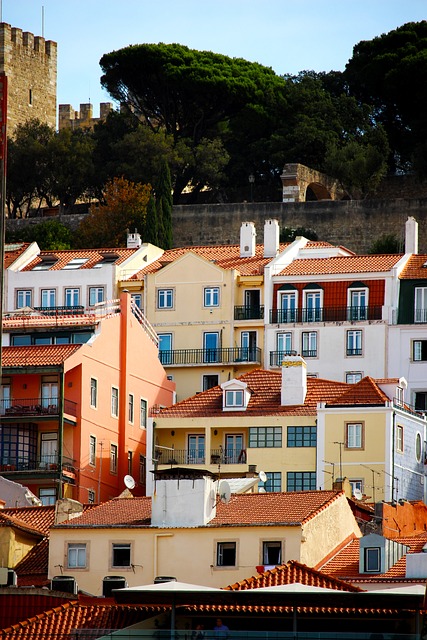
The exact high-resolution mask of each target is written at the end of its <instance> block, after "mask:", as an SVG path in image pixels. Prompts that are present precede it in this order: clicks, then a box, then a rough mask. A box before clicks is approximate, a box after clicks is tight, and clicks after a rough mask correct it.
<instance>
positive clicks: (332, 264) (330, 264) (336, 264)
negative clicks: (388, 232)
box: [279, 254, 402, 276]
mask: <svg viewBox="0 0 427 640" xmlns="http://www.w3.org/2000/svg"><path fill="white" fill-rule="evenodd" d="M401 257H402V256H401V255H394V254H393V255H364V256H336V257H332V258H300V259H296V260H294V261H293V262H291V264H290V265H288V266H287V267H286V269H283V271H282V272H281V273H280V274H279V275H284V276H301V275H328V274H332V273H333V274H338V273H343V274H344V273H370V272H372V271H377V272H378V271H380V272H384V271H390V269H392V268H393V267H394V266H395V265H396V264H397V262H398V261H399V260H400V259H401Z"/></svg>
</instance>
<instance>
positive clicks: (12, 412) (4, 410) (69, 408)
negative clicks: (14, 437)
mask: <svg viewBox="0 0 427 640" xmlns="http://www.w3.org/2000/svg"><path fill="white" fill-rule="evenodd" d="M60 406H61V400H60V398H5V399H2V400H0V415H2V416H4V417H5V418H22V417H24V416H31V417H37V418H40V417H49V418H50V417H56V418H58V417H59V411H60ZM64 413H68V414H69V415H70V416H74V417H77V403H76V402H73V401H72V400H66V399H65V400H64Z"/></svg>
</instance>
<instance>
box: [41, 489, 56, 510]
mask: <svg viewBox="0 0 427 640" xmlns="http://www.w3.org/2000/svg"><path fill="white" fill-rule="evenodd" d="M39 498H40V500H41V503H42V505H43V506H44V507H47V506H49V505H52V504H55V502H56V489H55V487H52V488H47V489H39Z"/></svg>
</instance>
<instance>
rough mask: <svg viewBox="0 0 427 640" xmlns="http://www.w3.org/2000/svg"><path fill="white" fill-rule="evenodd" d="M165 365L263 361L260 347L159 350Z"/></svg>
mask: <svg viewBox="0 0 427 640" xmlns="http://www.w3.org/2000/svg"><path fill="white" fill-rule="evenodd" d="M159 359H160V362H161V363H162V364H163V365H186V364H212V363H221V364H239V363H245V362H251V363H256V364H260V363H261V349H260V348H258V347H253V348H251V347H230V348H225V349H171V350H161V351H159Z"/></svg>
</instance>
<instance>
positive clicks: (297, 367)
mask: <svg viewBox="0 0 427 640" xmlns="http://www.w3.org/2000/svg"><path fill="white" fill-rule="evenodd" d="M306 395H307V365H306V363H305V360H304V359H303V358H301V356H285V359H284V360H283V362H282V391H281V401H280V402H281V405H282V406H285V407H287V406H291V405H294V404H298V405H301V404H304V402H305V396H306Z"/></svg>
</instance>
